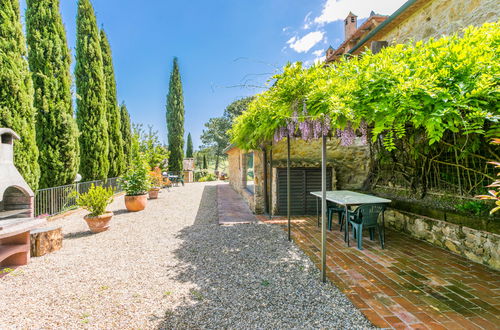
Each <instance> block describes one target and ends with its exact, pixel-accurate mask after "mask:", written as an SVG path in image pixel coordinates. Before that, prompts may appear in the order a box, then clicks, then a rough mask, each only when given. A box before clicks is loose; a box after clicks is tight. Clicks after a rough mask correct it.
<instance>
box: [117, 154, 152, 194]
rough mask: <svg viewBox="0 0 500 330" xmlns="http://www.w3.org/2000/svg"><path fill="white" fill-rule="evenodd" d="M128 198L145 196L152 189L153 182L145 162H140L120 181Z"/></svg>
mask: <svg viewBox="0 0 500 330" xmlns="http://www.w3.org/2000/svg"><path fill="white" fill-rule="evenodd" d="M120 184H121V185H122V187H123V190H125V193H126V194H127V196H138V195H144V194H146V193H147V192H148V191H149V188H151V181H150V177H149V175H148V170H147V168H146V166H145V164H144V162H138V163H137V164H136V166H134V167H132V168H131V169H130V170H129V171H128V172H127V173H126V174H125V175H124V176H123V178H121V179H120Z"/></svg>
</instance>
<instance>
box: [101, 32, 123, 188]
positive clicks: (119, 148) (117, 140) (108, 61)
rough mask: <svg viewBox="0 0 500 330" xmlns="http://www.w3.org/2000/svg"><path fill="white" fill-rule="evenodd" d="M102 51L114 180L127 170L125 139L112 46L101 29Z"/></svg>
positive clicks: (111, 165)
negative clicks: (122, 129) (117, 94)
mask: <svg viewBox="0 0 500 330" xmlns="http://www.w3.org/2000/svg"><path fill="white" fill-rule="evenodd" d="M101 51H102V61H103V69H104V78H105V81H106V119H107V122H108V134H109V156H108V159H109V172H108V177H110V178H114V177H117V176H119V175H121V174H123V172H124V171H125V169H126V163H125V159H124V158H125V156H124V154H123V137H122V131H121V125H120V124H121V122H122V120H121V111H120V108H119V107H118V100H117V98H116V80H115V70H114V68H113V57H112V55H111V46H110V45H109V41H108V37H107V36H106V33H105V32H104V30H102V29H101Z"/></svg>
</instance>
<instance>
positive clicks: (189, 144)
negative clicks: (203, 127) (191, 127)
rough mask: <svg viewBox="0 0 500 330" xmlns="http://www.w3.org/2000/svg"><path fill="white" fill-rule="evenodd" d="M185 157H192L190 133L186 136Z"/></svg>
mask: <svg viewBox="0 0 500 330" xmlns="http://www.w3.org/2000/svg"><path fill="white" fill-rule="evenodd" d="M186 158H193V139H192V138H191V133H189V134H188V137H187V147H186Z"/></svg>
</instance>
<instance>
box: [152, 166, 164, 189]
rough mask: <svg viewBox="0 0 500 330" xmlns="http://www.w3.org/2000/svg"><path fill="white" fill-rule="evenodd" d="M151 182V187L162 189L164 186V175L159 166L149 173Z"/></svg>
mask: <svg viewBox="0 0 500 330" xmlns="http://www.w3.org/2000/svg"><path fill="white" fill-rule="evenodd" d="M149 180H150V181H151V186H153V187H156V188H160V187H161V186H162V184H163V175H161V169H160V168H159V167H158V166H157V167H155V168H154V170H152V171H151V172H149Z"/></svg>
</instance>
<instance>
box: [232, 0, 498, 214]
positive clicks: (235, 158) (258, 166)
mask: <svg viewBox="0 0 500 330" xmlns="http://www.w3.org/2000/svg"><path fill="white" fill-rule="evenodd" d="M499 13H500V1H498V0H409V1H407V2H406V3H405V4H404V5H403V6H401V8H399V9H398V10H397V11H396V12H394V13H393V14H392V15H390V16H384V15H379V14H375V13H374V12H372V13H371V15H370V17H368V18H367V19H366V20H365V21H364V23H363V24H361V26H359V27H358V26H357V17H356V15H354V14H353V13H349V15H348V16H347V18H346V20H345V21H344V30H345V31H344V33H345V41H344V42H343V43H342V44H341V45H340V46H339V47H338V48H337V49H336V50H334V49H333V48H331V47H330V48H329V49H328V50H327V54H326V63H331V62H333V61H335V60H338V59H339V58H341V56H342V55H344V54H350V55H358V54H360V53H361V52H363V51H365V50H366V49H371V50H372V51H374V52H377V51H378V50H380V49H381V48H382V47H384V46H386V45H389V44H396V43H402V42H407V41H409V40H414V41H418V40H425V39H428V38H430V37H435V38H438V37H439V36H442V35H447V34H451V33H455V32H457V31H460V30H461V29H463V28H464V27H466V26H469V25H482V24H483V23H485V22H491V21H497V20H498V19H499V16H500V15H499ZM360 141H361V140H360V139H358V140H357V141H356V143H355V144H354V145H352V146H348V147H343V146H341V145H340V143H339V141H338V140H337V139H335V138H332V139H330V140H329V141H328V147H327V149H328V153H327V155H328V156H327V161H328V170H327V172H328V176H329V180H328V187H327V189H348V190H356V189H362V188H363V187H364V184H365V183H366V181H367V179H368V178H369V175H370V149H369V147H368V146H365V145H362V143H361V142H360ZM320 145H321V141H319V140H317V141H309V142H305V141H302V140H292V141H291V164H292V172H291V185H292V189H291V190H292V202H293V203H292V205H291V209H292V214H308V213H309V214H310V213H313V212H315V207H316V206H315V203H316V200H315V199H314V198H312V197H311V196H310V194H309V192H310V191H317V190H320V189H321V182H320V181H319V179H318V178H319V177H320V167H321V148H320ZM268 149H269V148H268ZM272 150H273V151H272V157H273V159H272V164H271V162H270V156H271V154H270V152H269V150H266V152H264V151H263V150H251V151H245V150H241V149H239V148H238V147H236V146H229V147H228V148H226V151H225V152H226V153H227V154H228V160H229V181H230V184H231V185H232V186H233V187H234V188H235V189H236V190H237V191H238V192H239V193H240V194H241V195H242V196H243V197H244V198H245V199H246V200H247V201H248V203H249V205H250V207H251V209H252V210H253V211H254V212H255V213H264V212H270V213H272V214H278V215H283V214H286V197H285V196H286V158H287V157H286V152H287V148H286V140H285V141H281V142H279V143H277V144H275V145H274V146H273V147H272ZM250 174H251V175H250Z"/></svg>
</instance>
